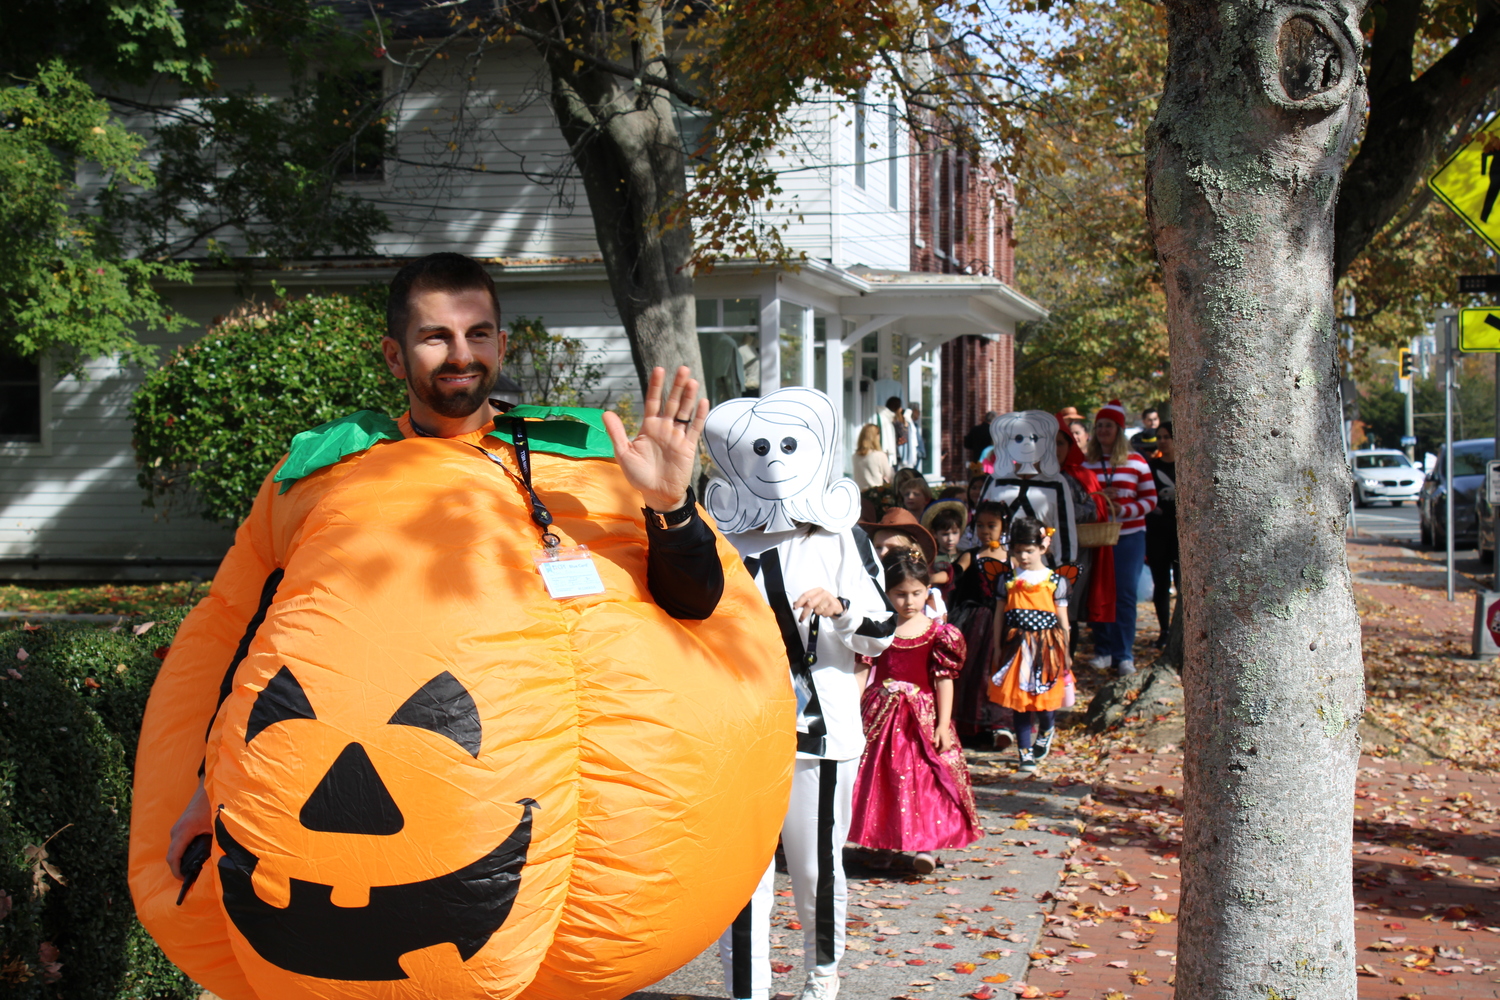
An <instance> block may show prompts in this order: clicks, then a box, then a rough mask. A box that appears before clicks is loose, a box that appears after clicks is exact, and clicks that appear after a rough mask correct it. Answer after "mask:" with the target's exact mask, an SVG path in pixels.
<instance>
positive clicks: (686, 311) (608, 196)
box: [532, 3, 703, 392]
mask: <svg viewBox="0 0 1500 1000" xmlns="http://www.w3.org/2000/svg"><path fill="white" fill-rule="evenodd" d="M551 8H552V5H551V4H547V3H542V4H539V5H537V7H536V8H535V11H534V13H533V14H532V17H533V18H534V19H536V20H537V24H538V27H539V28H541V29H543V30H545V29H548V28H551V27H553V26H554V25H555V24H556V22H555V21H554V17H555V16H557V15H555V14H554V13H553V11H552V9H551ZM570 13H571V12H570ZM633 23H634V24H635V26H636V27H637V30H638V31H639V35H638V38H639V39H641V40H640V41H638V42H637V43H636V44H635V46H634V48H633V55H634V60H635V65H636V67H637V68H638V70H639V69H641V68H647V69H649V70H650V71H651V72H658V73H659V72H661V64H660V62H659V61H657V60H659V58H660V55H661V51H662V44H663V39H664V35H663V33H662V11H661V7H660V6H659V5H657V4H650V3H643V4H641V5H640V7H639V10H638V16H636V17H635V18H634V20H633ZM588 35H589V31H588V29H587V27H586V28H585V29H584V30H581V31H578V32H575V33H574V36H575V37H587V36H588ZM594 37H595V38H599V39H601V40H607V38H605V37H604V36H603V33H600V34H598V35H595V36H594ZM538 48H539V51H540V52H541V54H542V55H543V57H544V58H545V59H546V60H547V64H548V68H549V70H550V71H551V77H552V103H553V108H554V110H555V111H556V114H557V119H558V124H559V126H560V127H561V128H562V133H563V136H564V138H566V139H567V142H568V146H569V148H570V150H571V151H572V154H573V160H574V162H575V163H576V164H577V165H578V170H579V173H580V174H581V175H582V177H583V189H584V192H585V194H586V195H587V196H588V200H589V211H590V212H591V213H592V215H593V217H594V233H595V235H596V237H597V239H598V241H599V250H600V253H601V254H602V255H603V257H604V269H605V272H606V273H607V274H608V275H609V284H610V290H611V291H612V292H613V294H614V300H615V308H617V309H618V310H619V312H620V321H621V322H622V323H623V324H624V326H625V333H626V335H627V336H628V337H629V339H630V353H631V357H632V359H633V360H634V361H635V368H636V375H637V376H638V377H639V378H640V381H641V390H642V392H644V391H645V388H646V379H647V376H648V375H649V374H650V372H651V369H652V368H653V367H655V366H657V365H660V366H661V367H663V368H665V369H667V372H668V376H669V379H668V382H669V384H670V374H671V372H672V371H674V370H675V369H676V366H678V365H687V366H688V367H689V368H691V369H692V370H693V373H694V375H696V376H698V377H699V378H701V377H702V372H703V363H702V360H701V356H700V354H699V351H698V337H697V325H696V315H695V306H694V299H693V276H692V273H691V271H690V270H689V267H688V262H689V260H690V258H691V256H692V250H693V233H692V230H691V228H690V227H689V226H688V225H687V224H686V223H684V224H681V225H677V226H673V227H670V228H667V227H665V226H664V224H663V220H664V219H666V218H667V216H668V214H669V212H670V211H671V210H672V208H673V207H675V205H676V204H677V202H678V201H679V200H680V199H681V197H682V195H683V192H684V189H685V188H686V184H687V179H686V177H687V175H686V159H685V157H684V155H683V149H682V141H681V138H680V136H679V135H678V130H677V120H676V117H675V115H674V113H673V109H672V104H671V101H670V100H669V99H668V97H667V95H666V94H665V93H664V92H662V91H661V90H658V89H656V88H654V87H651V86H649V85H646V84H639V83H635V82H633V81H631V80H628V79H625V78H623V77H621V76H619V75H618V74H616V73H613V72H610V71H608V70H606V69H599V68H594V67H593V66H592V65H590V64H587V63H584V62H581V61H580V60H578V59H577V58H576V56H575V55H574V54H573V53H572V52H571V51H568V50H565V49H560V48H558V47H556V46H538Z"/></svg>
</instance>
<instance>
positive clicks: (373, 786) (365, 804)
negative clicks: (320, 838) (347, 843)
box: [301, 743, 406, 837]
mask: <svg viewBox="0 0 1500 1000" xmlns="http://www.w3.org/2000/svg"><path fill="white" fill-rule="evenodd" d="M301 820H302V825H303V826H305V827H307V828H308V829H309V830H317V831H319V832H320V833H363V834H367V835H369V836H371V837H389V836H390V835H391V834H393V833H400V832H401V828H402V827H403V826H405V825H406V818H405V817H404V816H402V815H401V810H400V809H399V808H397V806H396V800H395V799H393V798H391V793H390V792H388V791H386V788H385V782H383V781H381V780H380V775H379V774H377V773H376V772H375V765H374V764H372V763H370V755H369V754H367V753H365V748H364V747H362V746H360V745H359V744H358V743H351V744H349V745H348V746H346V747H344V749H343V751H342V752H341V753H340V754H339V756H338V760H335V761H334V762H333V766H332V767H330V768H329V769H328V773H327V774H325V775H323V780H322V781H320V782H318V787H317V788H314V789H313V793H312V795H310V796H308V798H307V802H306V803H304V804H303V806H302V814H301Z"/></svg>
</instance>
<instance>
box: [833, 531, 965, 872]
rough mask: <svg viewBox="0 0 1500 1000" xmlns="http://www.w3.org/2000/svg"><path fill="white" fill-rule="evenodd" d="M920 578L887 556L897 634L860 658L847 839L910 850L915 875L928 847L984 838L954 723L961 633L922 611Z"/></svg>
mask: <svg viewBox="0 0 1500 1000" xmlns="http://www.w3.org/2000/svg"><path fill="white" fill-rule="evenodd" d="M927 581H928V571H927V564H926V563H925V562H924V561H923V560H922V557H921V555H920V554H915V553H913V552H911V550H897V551H895V552H893V553H892V554H891V556H890V557H889V559H888V560H887V562H886V565H885V582H886V596H887V597H889V598H890V600H891V605H892V606H893V607H894V608H895V609H896V621H897V625H896V638H895V640H894V641H893V642H892V643H891V645H890V647H889V648H888V649H887V650H886V651H885V652H884V653H881V654H880V656H879V657H878V658H876V659H875V660H873V661H871V660H868V659H865V658H862V661H863V662H865V663H867V664H870V665H871V666H872V667H873V669H874V676H872V677H871V678H870V682H869V684H868V686H866V688H865V692H864V696H863V698H862V700H861V709H862V710H863V713H864V724H865V751H864V755H863V756H862V757H861V758H860V762H859V777H858V778H857V779H856V780H855V783H854V822H853V823H852V824H851V826H850V828H849V840H850V841H851V842H852V843H855V844H858V845H860V846H861V847H865V848H869V849H871V850H874V851H882V852H888V851H902V852H914V853H915V854H916V858H915V859H914V860H913V862H912V867H913V868H915V869H916V870H917V871H918V872H919V873H922V874H926V873H928V872H931V871H932V870H933V869H935V868H936V867H937V865H938V864H939V863H940V860H939V859H937V858H935V857H934V856H933V852H935V851H938V850H941V849H943V848H954V847H967V846H968V845H970V844H972V843H974V841H976V840H978V839H979V838H980V837H982V836H984V830H983V828H982V827H981V826H980V825H979V816H978V813H977V812H976V810H975V808H974V789H973V786H972V785H971V784H970V782H969V769H968V767H967V766H966V765H965V764H964V758H963V748H962V747H960V746H959V743H958V732H957V730H956V729H954V726H953V678H955V677H957V676H958V673H959V671H960V670H961V669H962V668H963V664H964V637H963V633H961V632H960V631H959V630H958V629H956V628H954V627H953V626H951V625H943V624H939V623H937V622H934V621H931V620H930V619H928V618H927V617H926V616H925V615H923V614H922V606H923V604H924V603H925V602H926V600H927Z"/></svg>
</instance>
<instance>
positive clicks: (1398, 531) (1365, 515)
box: [1354, 504, 1420, 547]
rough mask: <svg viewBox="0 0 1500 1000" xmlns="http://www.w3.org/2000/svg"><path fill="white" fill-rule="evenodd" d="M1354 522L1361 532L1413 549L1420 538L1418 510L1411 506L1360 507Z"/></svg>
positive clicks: (1355, 514) (1355, 513)
mask: <svg viewBox="0 0 1500 1000" xmlns="http://www.w3.org/2000/svg"><path fill="white" fill-rule="evenodd" d="M1354 520H1355V524H1356V525H1358V527H1359V530H1360V531H1362V532H1365V533H1366V534H1370V535H1374V536H1376V537H1377V538H1386V539H1390V540H1391V541H1393V542H1403V543H1405V544H1407V545H1410V546H1413V547H1415V546H1416V543H1417V540H1418V538H1419V536H1420V530H1419V529H1418V527H1417V508H1416V507H1414V506H1412V505H1410V504H1404V505H1402V506H1400V507H1386V506H1380V507H1360V508H1359V509H1358V510H1356V511H1355V512H1354Z"/></svg>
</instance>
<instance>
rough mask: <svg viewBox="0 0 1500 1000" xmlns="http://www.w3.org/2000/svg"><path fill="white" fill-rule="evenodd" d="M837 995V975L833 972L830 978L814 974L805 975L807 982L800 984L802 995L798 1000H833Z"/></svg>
mask: <svg viewBox="0 0 1500 1000" xmlns="http://www.w3.org/2000/svg"><path fill="white" fill-rule="evenodd" d="M838 995H839V974H838V973H837V972H835V973H834V974H833V975H831V976H820V975H818V974H817V973H816V972H809V973H808V974H807V982H805V983H803V984H802V995H801V996H800V997H799V998H798V1000H833V998H834V997H836V996H838Z"/></svg>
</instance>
